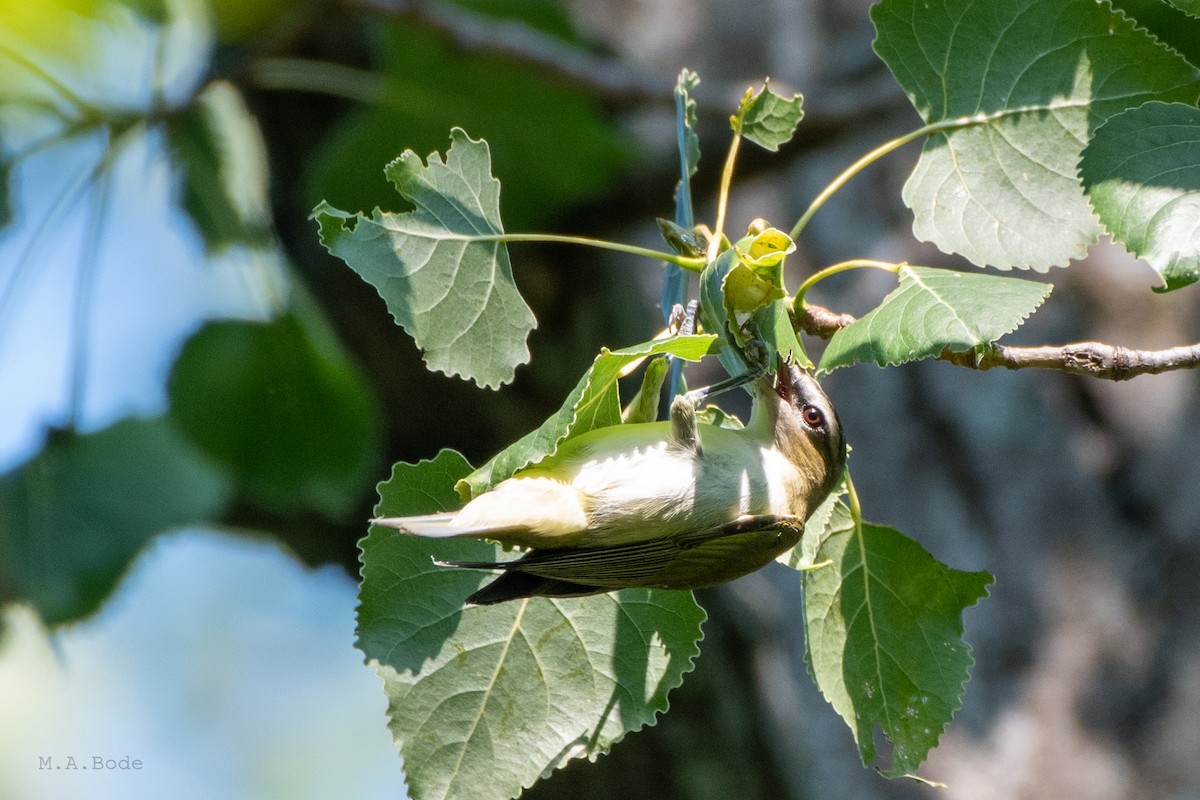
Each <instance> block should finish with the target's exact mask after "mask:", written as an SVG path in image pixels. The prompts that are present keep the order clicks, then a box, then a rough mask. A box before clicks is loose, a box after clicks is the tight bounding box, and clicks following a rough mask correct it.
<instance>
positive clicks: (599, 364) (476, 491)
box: [459, 335, 716, 497]
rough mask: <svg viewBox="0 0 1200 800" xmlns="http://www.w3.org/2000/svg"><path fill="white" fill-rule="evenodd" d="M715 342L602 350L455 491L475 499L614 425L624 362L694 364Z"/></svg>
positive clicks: (697, 339)
mask: <svg viewBox="0 0 1200 800" xmlns="http://www.w3.org/2000/svg"><path fill="white" fill-rule="evenodd" d="M715 339H716V337H715V336H709V335H696V336H677V337H675V338H673V339H662V340H659V341H654V342H646V343H645V344H639V345H635V346H633V347H626V348H624V349H621V350H612V351H609V350H602V351H601V353H600V355H598V356H596V358H595V360H593V361H592V365H591V366H590V367H588V371H587V372H585V373H584V374H583V377H582V378H580V379H579V383H578V384H576V385H575V388H574V389H572V390H571V393H570V394H569V395H567V399H566V400H565V401H564V402H563V404H562V406H561V407H560V408H559V410H558V411H557V412H556V413H555V414H554V415H553V416H552V417H550V418H549V419H548V420H546V421H545V422H543V423H542V424H541V426H540V427H538V428H537V430H534V431H531V432H529V433H527V434H525V435H524V436H522V437H521V438H520V439H518V440H517V441H516V442H514V443H513V444H511V445H509V446H508V447H506V448H505V449H504V450H502V451H500V453H498V454H497V455H496V456H495V457H494V458H492V460H491V461H488V462H487V463H486V464H484V465H483V466H482V467H480V468H479V469H477V470H475V471H474V472H473V473H471V475H470V476H469V477H467V478H465V479H464V480H463V481H461V482H460V486H459V491H460V492H461V493H462V494H463V496H464V497H467V496H470V497H478V496H479V495H480V494H482V493H483V492H486V491H487V490H488V489H490V488H491V487H493V486H495V485H496V484H497V483H499V482H500V481H502V480H504V479H505V478H508V477H509V476H511V475H512V474H513V473H514V472H516V471H517V470H519V469H523V468H525V467H526V466H528V465H530V464H533V463H536V462H538V461H541V460H542V459H543V458H545V457H546V456H549V455H551V454H553V453H554V451H555V450H557V449H558V445H559V444H561V443H562V442H563V441H565V440H566V439H569V438H571V437H572V436H578V435H579V434H581V433H587V432H588V431H590V430H593V429H595V428H604V427H607V426H609V425H619V424H620V423H621V399H620V395H619V393H618V391H617V378H618V377H619V373H620V372H621V370H622V369H623V368H624V367H625V366H626V365H627V364H630V363H632V362H634V361H636V360H638V359H641V358H645V357H646V356H651V355H657V354H659V353H670V354H672V355H674V356H677V357H679V358H682V359H685V360H687V361H698V360H699V359H700V357H701V356H704V355H706V354H707V353H709V352H710V351H711V349H712V347H713V342H714V341H715Z"/></svg>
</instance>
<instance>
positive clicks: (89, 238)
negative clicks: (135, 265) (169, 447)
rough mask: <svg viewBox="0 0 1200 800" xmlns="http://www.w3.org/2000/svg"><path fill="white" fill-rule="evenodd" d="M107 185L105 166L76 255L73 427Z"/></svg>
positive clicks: (83, 387)
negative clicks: (82, 240) (80, 245)
mask: <svg viewBox="0 0 1200 800" xmlns="http://www.w3.org/2000/svg"><path fill="white" fill-rule="evenodd" d="M109 166H111V162H109ZM111 187H112V171H111V170H109V169H106V170H104V171H103V172H101V173H100V174H99V175H97V178H96V182H95V185H94V191H95V195H94V197H93V201H92V208H91V212H90V214H89V215H88V221H87V230H86V232H85V234H84V242H83V251H82V253H81V254H80V257H79V285H78V286H77V287H76V290H75V307H74V318H73V320H72V324H71V382H70V400H69V405H68V410H67V419H68V422H69V424H70V427H71V428H73V429H78V428H79V426H80V424H81V423H82V421H83V403H84V400H85V398H86V397H87V376H88V361H89V356H90V352H91V348H90V346H89V345H90V343H91V339H92V337H91V330H90V328H91V322H92V314H91V310H92V309H91V305H92V289H93V287H94V286H95V283H96V273H97V271H98V267H99V265H100V248H101V243H102V240H103V232H104V222H105V218H106V217H107V216H108V206H109V199H110V198H109V195H110V191H111Z"/></svg>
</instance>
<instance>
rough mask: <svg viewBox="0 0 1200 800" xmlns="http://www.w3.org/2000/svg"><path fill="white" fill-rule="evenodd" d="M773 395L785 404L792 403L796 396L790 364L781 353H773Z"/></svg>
mask: <svg viewBox="0 0 1200 800" xmlns="http://www.w3.org/2000/svg"><path fill="white" fill-rule="evenodd" d="M775 394H777V395H779V397H780V399H781V400H783V401H784V402H785V403H788V404H791V403H793V401H794V399H795V396H796V386H795V382H794V381H793V380H792V363H791V360H790V359H787V358H784V357H783V353H779V352H776V353H775Z"/></svg>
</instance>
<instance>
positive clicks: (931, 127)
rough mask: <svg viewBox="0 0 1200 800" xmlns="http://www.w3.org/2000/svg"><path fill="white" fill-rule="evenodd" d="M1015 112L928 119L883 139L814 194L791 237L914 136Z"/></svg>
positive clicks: (915, 137)
mask: <svg viewBox="0 0 1200 800" xmlns="http://www.w3.org/2000/svg"><path fill="white" fill-rule="evenodd" d="M1016 111H1017V109H1013V110H1011V111H1010V110H1005V111H1003V112H997V113H993V114H975V115H973V116H969V117H955V118H954V119H944V120H940V121H938V122H931V123H930V124H928V125H922V126H921V127H920V128H917V129H916V130H914V131H909V132H908V133H906V134H904V135H903V136H900V137H897V138H895V139H892V140H890V141H887V142H884V143H883V144H881V145H879V147H876V148H875V149H874V150H872V151H871V152H869V153H867V154H866V155H865V156H863V157H862V158H860V159H858V160H857V161H855V162H854V163H853V164H851V165H850V166H848V167H846V169H844V170H843V171H842V174H841V175H838V176H837V177H836V178H834V179H833V181H832V182H831V183H830V184H829V185H828V186H826V187H825V188H824V190H822V192H821V193H820V194H819V195H817V196H816V198H815V199H814V200H813V201H812V203H810V204H809V206H808V209H807V210H806V211H805V212H804V215H803V216H801V217H800V219H799V220H797V221H796V224H795V225H793V226H792V230H791V232H790V233H789V235H790V236H791V237H792V238H793V239H797V238H799V236H800V234H801V232H802V231H803V230H804V228H805V227H806V226H807V225H808V221H809V220H811V219H812V217H813V214H816V213H817V209H819V208H820V207H821V206H823V205H825V201H826V200H828V199H829V198H830V197H832V196H833V194H834V193H835V192H836V191H837V190H838V189H841V188H842V186H844V185H845V184H846V182H847V181H849V180H850V179H851V178H853V177H854V176H855V175H857V174H858V173H860V172H862V171H863V170H864V169H866V168H867V167H868V166H870V165H871V164H873V163H875V162H876V161H878V160H879V159H881V158H883V157H884V156H886V155H887V154H888V153H890V152H892V151H893V150H895V149H897V148H899V147H903V146H904V145H906V144H908V143H909V142H911V141H913V140H914V139H920V138H921V137H922V136H928V135H929V134H931V133H937V132H938V131H943V130H948V129H952V128H967V127H970V126H972V125H981V124H983V123H985V122H989V121H991V120H993V119H997V118H999V117H1002V116H1007V115H1009V114H1010V113H1015V112H1016Z"/></svg>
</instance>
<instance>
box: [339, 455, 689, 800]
mask: <svg viewBox="0 0 1200 800" xmlns="http://www.w3.org/2000/svg"><path fill="white" fill-rule="evenodd" d="M470 469H471V468H470V465H469V464H467V462H466V461H465V460H464V459H463V458H462V456H460V455H458V454H457V453H454V452H452V451H442V453H440V454H439V455H438V456H437V458H435V459H434V460H432V461H425V462H421V463H420V464H418V465H415V466H412V465H407V464H398V465H397V466H396V468H395V470H394V472H393V475H392V478H391V479H390V480H389V481H387V482H385V483H383V484H381V485H380V503H379V505H378V506H377V507H376V509H375V510H376V513H377V514H380V515H386V516H395V515H404V514H421V513H432V512H436V511H439V510H447V509H451V508H454V507H456V506H457V503H458V496H457V494H456V493H455V490H454V483H455V480H456V479H457V478H460V477H462V476H464V475H466V474H467V473H468V472H469V471H470ZM362 551H363V555H362V560H363V583H362V590H361V594H360V599H361V605H360V607H359V611H358V622H359V624H358V635H359V638H358V646H359V648H360V649H361V650H362V651H363V652H364V653H365V654H366V656H367V659H368V662H369V663H370V664H371V665H372V666H373V667H374V668H375V670H376V671H377V672H378V674H379V675H380V677H381V678H382V679H383V682H384V688H385V690H386V691H387V695H388V701H389V708H388V717H389V720H390V722H389V727H390V728H391V731H392V735H393V737H394V738H395V740H396V742H397V743H398V745H399V748H400V754H401V756H403V758H404V767H405V771H406V773H407V776H408V789H409V793H410V794H411V796H412V797H413V798H415V800H443V799H444V800H456V799H458V798H464V799H465V798H472V799H473V800H490V799H492V798H496V799H498V798H508V797H516V796H517V794H519V793H520V791H521V789H522V788H523V787H527V786H530V785H531V784H532V783H533V782H534V781H536V780H537V779H538V778H539V777H541V776H542V775H545V774H547V773H549V772H550V771H552V770H554V769H556V768H558V767H560V766H562V765H563V764H565V763H566V762H567V761H568V760H570V759H573V758H583V757H588V758H593V759H594V758H596V757H597V756H599V755H600V754H602V753H604V752H606V751H607V750H608V749H609V748H610V747H611V746H612V745H613V743H615V742H616V741H618V740H619V739H621V737H623V736H624V735H625V734H626V733H628V732H630V731H635V730H637V729H639V728H641V727H643V726H645V725H650V724H653V723H654V721H655V716H656V715H657V714H658V713H661V712H662V711H665V710H666V708H667V692H668V691H670V690H671V689H673V688H674V687H676V686H678V685H679V683H680V682H681V681H682V679H683V675H684V674H685V673H687V672H689V671H690V670H691V669H692V661H693V659H694V658H695V656H696V654H697V652H698V642H699V640H700V638H701V632H700V624H701V623H702V622H703V620H704V612H703V611H702V610H701V609H700V607H699V606H697V605H696V603H695V601H694V600H693V599H692V596H691V593H690V592H670V591H651V590H645V589H642V590H625V591H622V592H618V593H615V594H606V595H598V596H593V597H584V598H573V599H559V600H550V599H546V598H533V599H528V600H516V601H512V602H507V603H501V604H498V605H494V606H470V607H466V608H464V607H463V601H464V599H465V598H466V597H467V595H468V594H470V593H471V592H472V591H474V590H475V589H477V588H479V586H480V585H481V583H483V582H484V581H485V580H488V579H489V578H490V576H489V575H488V574H487V573H481V572H477V571H471V570H462V569H450V568H445V567H439V566H437V565H436V564H434V563H433V561H432V560H431V559H432V556H433V555H434V554H436V556H437V557H438V558H449V559H495V558H497V557H498V556H499V548H498V547H497V546H495V545H491V544H488V543H485V542H479V541H470V540H465V541H464V540H454V539H441V540H429V539H421V538H419V537H415V536H407V535H405V534H402V533H399V532H397V531H395V530H392V529H389V528H379V527H375V528H372V530H371V533H370V535H369V536H368V537H367V538H366V539H365V540H363V542H362Z"/></svg>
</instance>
